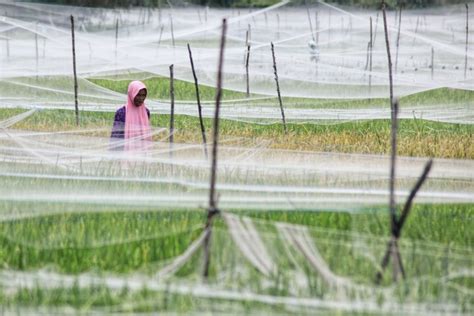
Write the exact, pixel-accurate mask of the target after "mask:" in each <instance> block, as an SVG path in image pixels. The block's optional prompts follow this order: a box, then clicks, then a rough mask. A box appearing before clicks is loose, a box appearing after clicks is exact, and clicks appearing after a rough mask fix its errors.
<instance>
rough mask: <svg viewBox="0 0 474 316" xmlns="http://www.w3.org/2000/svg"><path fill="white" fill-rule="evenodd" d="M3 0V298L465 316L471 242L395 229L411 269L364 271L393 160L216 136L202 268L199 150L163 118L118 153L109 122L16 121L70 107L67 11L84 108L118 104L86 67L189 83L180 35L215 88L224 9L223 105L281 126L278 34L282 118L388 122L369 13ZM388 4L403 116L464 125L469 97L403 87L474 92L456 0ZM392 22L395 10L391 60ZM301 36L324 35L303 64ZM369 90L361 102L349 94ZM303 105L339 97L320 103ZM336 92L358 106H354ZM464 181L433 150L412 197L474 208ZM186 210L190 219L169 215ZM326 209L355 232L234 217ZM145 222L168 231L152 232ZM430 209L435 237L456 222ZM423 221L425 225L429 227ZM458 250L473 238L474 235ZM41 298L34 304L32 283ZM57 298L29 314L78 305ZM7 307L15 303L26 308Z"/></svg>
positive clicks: (191, 107)
mask: <svg viewBox="0 0 474 316" xmlns="http://www.w3.org/2000/svg"><path fill="white" fill-rule="evenodd" d="M171 4H173V2H171ZM1 5H2V9H3V10H4V11H5V12H4V14H3V16H1V17H0V50H1V57H0V62H1V66H0V67H1V72H0V107H3V108H6V107H12V108H13V107H20V108H24V109H25V111H24V112H22V113H20V114H18V115H11V116H9V117H8V118H5V119H4V120H2V121H0V181H1V186H0V210H1V212H0V224H2V230H1V234H0V235H1V236H0V237H1V241H0V245H2V247H5V249H7V250H9V251H10V252H8V253H9V254H10V257H9V258H7V259H5V260H6V261H8V263H5V265H4V266H3V267H2V269H0V285H1V290H2V291H4V293H6V294H5V295H6V296H8V294H11V295H15V294H16V295H17V296H16V297H18V300H20V301H21V299H22V296H21V293H22V291H23V290H25V289H28V290H30V291H31V293H40V292H41V291H44V293H43V292H42V293H43V294H41V295H43V297H44V296H45V295H46V296H48V295H51V297H56V296H58V297H60V296H61V295H66V296H65V297H66V298H64V297H63V298H62V299H64V300H65V301H68V299H69V296H68V295H71V297H73V296H74V295H76V296H77V297H76V298H77V299H78V300H80V299H79V298H78V297H80V295H79V294H74V293H76V292H77V293H82V294H81V295H85V297H86V298H85V300H86V301H87V299H88V297H93V296H95V295H98V294H97V293H102V294H103V293H105V292H106V293H109V291H110V292H113V293H114V295H123V297H125V298H126V299H123V301H121V300H119V301H113V300H112V301H111V302H110V303H109V304H102V306H98V307H97V306H92V307H91V306H88V308H89V309H88V311H91V312H96V313H114V312H117V313H119V312H128V311H140V310H145V311H147V310H148V309H152V310H153V308H154V307H157V308H163V309H164V310H168V311H177V312H178V313H179V312H190V311H194V312H197V313H198V312H201V311H202V312H213V313H224V312H227V313H242V314H250V313H255V314H261V313H270V312H271V313H274V314H278V313H279V312H281V313H282V314H288V313H291V312H294V313H301V314H304V313H307V314H314V313H315V309H317V310H319V311H321V313H322V314H324V313H325V312H328V311H339V312H342V313H345V312H347V313H351V312H361V313H375V314H378V313H392V312H394V311H395V312H398V313H400V314H404V315H409V314H410V315H411V314H413V315H420V314H427V313H429V314H433V315H436V314H466V315H469V314H471V313H472V312H473V311H474V304H473V296H474V291H473V289H472V280H473V279H474V271H473V270H472V267H473V266H474V262H473V261H474V259H473V258H474V256H473V250H472V247H471V246H459V245H457V244H456V242H454V241H453V242H452V243H448V244H447V245H446V244H442V243H437V242H431V241H426V240H422V239H423V238H419V239H415V238H402V239H401V240H400V250H401V253H402V257H403V259H404V263H405V268H406V272H407V280H406V281H405V282H403V283H390V282H388V277H387V278H386V279H385V281H384V282H383V284H382V286H379V287H377V286H374V285H373V279H374V274H375V272H376V271H378V270H379V269H380V259H381V256H382V254H383V252H384V250H385V248H386V244H387V242H388V237H381V236H380V235H378V236H377V235H372V234H370V233H369V232H367V231H364V229H365V225H366V224H365V220H366V217H365V216H367V218H371V220H372V222H370V225H373V226H375V227H380V226H383V225H382V224H380V223H377V222H376V220H375V219H374V218H376V216H375V215H377V214H380V213H382V212H384V214H385V213H386V212H387V209H386V207H385V205H386V203H387V201H388V194H389V193H388V190H387V188H388V182H389V157H387V156H382V155H375V154H350V153H336V152H334V153H321V152H309V151H305V152H303V151H292V150H278V149H270V148H268V146H267V145H268V144H266V143H265V142H262V143H261V144H258V145H257V146H248V143H249V140H248V139H245V138H244V137H242V138H239V139H233V140H228V139H227V140H224V141H223V142H222V143H221V144H220V147H219V164H218V182H217V192H218V200H219V207H220V208H221V210H222V216H221V218H220V219H219V221H218V222H217V223H216V225H215V227H214V230H213V237H212V238H213V239H212V267H211V270H212V273H211V277H210V278H209V280H207V281H203V280H202V278H201V274H202V266H203V249H202V246H203V243H204V239H205V233H206V230H205V228H204V216H200V217H196V214H198V215H199V214H200V215H204V214H203V213H204V211H203V209H205V208H206V207H207V203H208V190H209V176H210V175H209V173H210V171H209V160H208V159H207V158H206V155H205V154H204V151H203V146H202V144H184V143H181V144H180V143H177V144H174V145H173V146H172V147H170V145H169V143H168V140H169V132H168V130H167V129H165V128H156V127H155V128H154V129H153V134H154V135H153V136H154V140H155V141H154V142H153V145H152V147H151V148H149V150H148V151H147V152H146V153H142V154H141V155H140V154H137V153H131V154H130V153H127V152H123V151H115V150H113V149H114V148H113V147H120V146H122V145H123V143H124V141H116V142H111V141H110V139H109V138H108V137H103V136H95V135H97V134H101V133H102V134H103V133H107V132H108V131H109V129H108V130H106V131H105V130H99V129H94V130H92V129H87V128H86V127H78V128H75V129H74V130H72V129H71V130H64V131H61V132H49V131H31V130H20V129H15V128H14V125H15V124H16V123H19V122H22V121H23V120H25V119H28V118H34V117H35V115H37V114H38V112H39V111H41V110H42V109H72V108H73V98H74V96H73V91H74V88H73V78H72V57H71V38H70V25H69V16H70V14H73V15H74V17H75V19H76V45H77V46H76V52H77V69H78V75H79V105H80V108H81V109H82V110H90V111H114V110H115V109H117V108H118V106H119V105H120V104H123V102H124V100H125V98H126V96H125V94H124V93H121V92H117V91H114V90H110V89H107V88H105V87H104V86H101V85H98V84H97V83H96V82H97V80H101V79H108V80H112V81H114V80H116V81H119V80H131V79H146V78H152V77H156V76H161V77H165V78H166V77H168V66H169V65H170V64H174V69H175V78H177V79H180V80H182V81H187V82H192V81H193V77H192V73H191V69H190V65H189V59H188V51H187V47H186V44H187V43H190V45H191V48H192V50H193V55H194V64H195V66H196V70H197V76H198V78H199V83H200V84H202V85H206V86H210V87H213V86H215V80H216V66H217V57H218V49H217V47H218V40H219V34H220V25H221V19H222V18H223V17H228V18H229V20H228V21H229V30H228V39H227V49H226V51H225V65H224V88H225V89H226V90H227V91H231V92H232V93H234V94H233V96H234V97H233V98H227V99H225V100H224V102H223V107H222V118H224V119H234V120H241V121H252V122H258V123H273V122H278V121H279V120H280V109H279V107H278V105H277V103H276V102H277V101H276V99H275V96H276V91H275V82H274V75H273V68H272V67H273V65H272V56H271V51H270V42H273V43H274V44H275V49H276V59H277V65H278V75H279V78H280V86H281V90H282V91H281V92H282V95H283V97H285V99H284V101H285V111H286V112H285V113H286V116H287V119H288V121H289V122H315V123H322V124H333V123H341V122H346V121H352V120H369V119H378V118H390V107H389V105H388V102H387V100H386V98H387V96H388V76H387V65H386V50H385V43H384V34H383V25H382V17H381V14H379V15H377V12H367V11H354V10H352V11H350V12H349V11H347V10H345V9H340V8H336V7H333V6H330V5H327V4H325V3H322V2H318V3H310V4H309V6H308V9H306V8H305V7H293V6H289V5H288V3H287V2H281V3H278V4H277V5H274V6H272V7H269V8H266V9H261V10H256V9H253V10H249V9H240V10H239V9H232V10H230V9H229V10H224V9H222V10H218V9H209V8H205V7H195V6H185V7H181V6H179V7H178V6H176V7H175V6H173V5H172V6H171V7H166V8H160V9H158V8H156V9H146V10H144V9H129V10H125V9H100V8H95V9H93V8H78V7H62V6H50V5H41V4H31V3H16V2H2V3H1ZM316 13H317V21H316V18H315V14H316ZM402 14H403V20H402V21H403V22H402V23H403V24H402V25H401V32H400V35H401V36H400V47H399V52H398V60H397V71H396V73H395V74H394V78H395V81H394V84H395V86H394V89H395V94H396V95H398V96H404V97H406V98H407V102H405V103H404V102H402V103H401V113H400V116H401V118H409V119H418V118H420V119H427V120H434V121H441V122H448V123H463V124H472V123H473V116H474V114H473V102H474V101H473V100H472V99H469V98H461V99H454V98H453V99H449V98H448V99H449V100H450V102H448V103H446V102H445V100H439V102H433V101H436V98H431V99H430V97H427V99H426V100H424V99H421V100H420V99H417V98H416V97H414V95H415V94H416V93H419V92H427V91H430V90H435V89H438V88H450V89H457V90H465V91H466V93H468V95H469V93H472V92H471V91H472V90H473V87H474V85H473V84H474V72H473V71H472V66H473V64H474V58H473V57H474V55H473V54H474V53H473V49H472V48H473V47H472V44H471V42H472V41H470V44H469V45H470V46H469V47H468V51H467V61H468V63H467V69H466V73H464V61H465V37H464V36H465V33H464V32H465V29H464V26H465V24H464V23H465V20H464V17H465V11H463V7H462V6H450V7H447V8H443V9H430V10H416V11H409V10H407V11H403V13H402ZM308 15H309V17H310V18H311V19H312V24H311V27H312V29H311V28H310V24H309V20H308ZM370 16H371V17H372V20H373V27H374V36H375V40H374V45H373V58H372V71H369V70H368V64H367V63H368V57H367V42H368V41H369V17H370ZM377 16H378V18H377ZM116 21H118V38H117V40H116V38H115V26H116ZM396 23H397V19H395V18H394V16H393V15H392V12H389V27H390V38H391V43H392V54H393V55H394V56H395V51H396V47H395V44H394V43H395V42H396V40H397V28H398V26H397V25H396ZM249 25H250V27H249ZM171 27H172V28H171ZM247 32H248V33H247ZM246 34H248V35H246ZM246 37H247V38H248V43H249V44H250V45H251V55H250V63H249V65H250V92H251V95H250V96H249V97H246V96H245V91H246V86H245V67H244V66H245V57H246V50H247V48H246V42H247V39H246ZM312 38H314V40H315V42H317V45H318V49H319V56H318V58H319V60H318V61H317V62H316V61H315V60H312V59H311V52H310V50H309V48H308V42H309V41H310V40H311V39H312ZM116 43H117V44H116ZM432 48H433V49H434V52H435V55H434V71H433V74H432V72H431V70H432V69H431V68H430V66H431V59H430V58H431V57H430V54H431V49H432ZM369 78H370V80H371V86H370V87H369ZM127 82H128V81H127ZM148 88H149V89H150V91H151V90H152V89H154V87H148ZM193 98H194V97H191V99H178V100H177V105H176V113H177V114H186V115H192V116H196V115H197V110H196V104H195V101H194V99H193ZM369 98H371V99H373V100H372V101H370V102H365V103H358V100H364V99H369ZM308 99H309V100H310V101H311V100H313V99H314V100H317V99H326V100H329V99H334V100H338V101H337V102H334V103H331V102H328V103H322V104H318V105H317V106H315V105H312V103H311V102H310V101H308ZM380 99H385V100H380ZM340 100H352V101H354V105H353V106H350V105H349V106H348V105H347V103H340V102H339V101H340ZM147 106H148V107H149V108H150V110H151V111H152V115H155V114H156V113H158V114H163V113H169V100H168V99H166V98H164V99H158V98H148V99H147ZM213 110H214V103H213V101H211V100H204V102H203V114H204V116H206V117H211V116H212V114H213ZM226 141H228V142H229V143H226ZM426 160H427V158H413V157H398V158H397V173H396V181H397V182H396V191H395V196H396V199H397V201H398V203H400V204H401V203H404V201H405V200H406V199H407V197H408V194H409V192H410V189H411V188H412V187H413V185H414V183H415V182H416V180H417V178H418V177H419V175H420V174H421V171H422V170H423V166H424V164H425V162H426ZM473 179H474V162H473V161H472V160H467V159H466V160H460V159H441V158H440V159H434V164H433V169H432V171H431V173H430V175H429V178H428V180H427V182H426V183H425V184H424V186H423V188H422V190H421V191H420V192H419V194H418V195H417V197H416V202H417V203H418V202H419V203H427V204H432V205H435V206H436V205H447V204H449V205H451V204H452V205H456V206H459V205H460V206H461V207H462V206H464V205H472V204H474V181H473ZM183 210H185V211H187V212H190V214H191V215H178V214H181V213H183V212H184V211H183ZM328 210H330V211H334V212H345V213H349V215H348V216H349V220H350V221H351V225H352V227H351V228H350V229H346V230H344V229H336V228H334V229H329V228H319V227H310V226H306V225H301V223H300V224H298V223H289V222H287V221H284V220H268V219H266V218H264V217H262V218H258V216H257V217H252V216H249V215H248V214H249V213H251V212H254V213H264V212H263V211H268V212H271V211H286V212H288V214H292V213H296V212H294V211H312V212H313V213H314V214H316V213H319V211H328ZM234 211H241V213H238V215H236V214H235V212H234ZM117 212H124V214H125V213H127V212H128V213H132V214H133V213H136V214H138V215H136V216H135V217H133V218H132V217H130V215H123V217H124V218H122V219H121V218H117V217H115V216H116V215H114V214H116V213H117ZM147 212H148V213H147ZM99 213H100V214H106V215H104V217H103V218H102V219H103V220H104V222H107V223H108V226H104V227H102V226H101V222H99V224H98V223H97V222H94V217H93V216H95V215H90V216H92V217H88V216H89V215H88V214H99ZM108 213H109V214H110V217H107V214H108ZM162 213H163V214H169V213H176V214H177V215H176V216H183V218H181V221H182V222H181V223H182V224H179V223H178V224H177V223H173V222H172V220H169V218H168V219H166V216H168V215H166V216H163V218H161V217H160V216H162V215H160V214H162ZM201 213H202V214H201ZM150 214H153V215H150ZM155 214H157V215H155ZM133 215H135V214H133ZM173 215H174V214H173ZM461 215H462V214H461ZM101 216H102V215H101ZM119 216H122V215H119ZM153 216H157V217H156V218H155V217H153ZM171 216H172V215H171ZM186 216H189V217H186ZM290 216H291V215H290ZM441 216H442V215H441ZM96 220H97V219H96ZM160 220H163V222H164V224H160V223H159V221H160ZM167 220H168V221H169V222H166V221H167ZM384 220H385V218H384ZM417 220H419V221H423V219H420V218H418V219H417ZM457 220H459V219H456V221H455V220H454V219H453V222H455V223H458V224H459V226H457V227H456V233H457V234H459V235H461V236H463V235H462V234H463V233H464V234H465V235H466V236H468V238H472V232H471V233H469V231H470V229H472V218H470V217H469V216H468V217H467V218H463V217H462V216H461V220H459V221H457ZM153 221H156V222H158V223H157V224H156V225H162V226H157V227H158V228H157V227H155V226H152V225H154V224H153ZM429 221H430V219H429V218H427V219H426V223H427V224H426V226H422V227H423V228H422V229H424V230H430V229H433V230H435V229H438V230H440V235H442V234H443V228H444V227H443V225H445V227H451V228H452V226H450V225H452V223H450V222H448V221H446V222H442V223H441V224H439V223H438V224H437V226H436V227H431V226H430V224H429V223H430V222H429ZM88 224H90V226H89V225H88ZM422 225H424V224H422ZM440 225H441V226H440ZM359 226H360V227H359ZM359 228H360V229H359ZM387 232H388V228H387ZM419 234H420V236H421V237H423V236H424V235H423V231H421V232H419ZM382 236H386V234H383V235H382ZM456 236H458V235H456ZM466 244H468V245H472V240H471V241H468V242H467V243H466ZM11 245H13V246H11ZM121 247H124V248H121ZM117 249H118V250H121V251H123V252H124V253H127V254H128V255H127V256H126V257H127V258H125V259H124V258H121V257H120V256H119V255H117V253H116V252H115V251H118V250H117ZM129 249H130V250H129ZM169 249H171V250H169ZM127 251H128V252H127ZM74 252H76V253H78V254H77V255H75V254H73V253H74ZM137 254H139V255H141V256H142V257H140V258H145V257H148V258H149V259H148V261H147V265H144V266H142V265H140V264H139V263H134V261H133V260H134V259H133V258H134V257H135V256H139V255H137ZM0 256H2V254H1V253H0ZM115 256H116V257H115ZM2 258H4V257H2ZM98 258H99V259H98ZM100 258H102V259H103V262H100ZM9 260H10V261H9ZM121 260H125V261H124V262H126V263H125V264H123V266H120V264H119V263H117V262H122V261H121ZM69 261H71V262H73V263H71V262H69ZM86 261H87V262H86ZM122 263H123V262H122ZM99 266H100V267H99ZM16 267H19V268H16ZM94 267H96V269H97V270H95V269H94ZM387 274H389V273H387ZM145 289H146V290H145ZM57 290H59V291H62V292H61V293H63V294H61V295H59V294H57V293H58V292H55V291H57ZM35 291H36V292H35ZM103 291H105V292H103ZM120 291H122V292H120ZM124 291H125V292H124ZM144 291H145V292H146V291H151V292H156V293H160V295H162V296H158V297H156V296H155V297H153V296H147V294H142V295H143V297H140V299H139V300H135V299H134V296H133V295H134V293H143V292H144ZM69 292H71V293H72V294H64V293H69ZM119 292H120V293H125V294H117V293H119ZM12 293H13V294H12ZM130 293H132V294H130ZM102 294H101V295H102ZM37 295H38V297H35V299H37V300H38V301H39V300H40V298H39V297H40V296H41V295H40V294H37ZM55 295H56V296H55ZM104 295H105V294H104ZM107 295H112V294H107ZM127 295H129V296H127ZM31 297H33V294H31ZM31 297H30V298H31ZM58 301H61V299H59V298H58ZM173 302H174V304H175V305H173ZM84 304H86V305H87V302H86V303H84ZM180 304H181V305H180ZM252 304H253V305H252ZM58 305H61V304H58ZM52 306H54V304H52ZM52 306H46V307H40V309H39V311H41V308H44V309H45V313H48V312H51V311H56V312H59V313H74V312H76V311H75V310H71V309H68V308H64V309H62V307H61V306H59V307H52ZM183 306H185V307H183ZM249 306H250V307H249ZM10 307H11V305H10V306H8V305H7V306H6V307H5V308H6V310H7V311H8V308H10ZM11 308H12V310H20V311H21V312H24V313H28V312H29V309H28V308H29V307H18V306H13V307H11ZM185 308H188V309H185ZM36 311H38V310H36Z"/></svg>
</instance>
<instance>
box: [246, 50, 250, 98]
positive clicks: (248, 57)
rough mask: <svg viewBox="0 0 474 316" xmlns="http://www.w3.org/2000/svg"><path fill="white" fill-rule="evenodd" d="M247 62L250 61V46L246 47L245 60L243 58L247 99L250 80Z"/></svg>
mask: <svg viewBox="0 0 474 316" xmlns="http://www.w3.org/2000/svg"><path fill="white" fill-rule="evenodd" d="M249 60H250V45H247V58H245V83H246V85H247V90H246V91H247V98H248V97H250V79H249Z"/></svg>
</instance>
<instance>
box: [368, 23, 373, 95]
mask: <svg viewBox="0 0 474 316" xmlns="http://www.w3.org/2000/svg"><path fill="white" fill-rule="evenodd" d="M373 47H374V42H373V33H372V17H370V56H369V98H370V96H371V94H372V52H373Z"/></svg>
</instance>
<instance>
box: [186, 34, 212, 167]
mask: <svg viewBox="0 0 474 316" xmlns="http://www.w3.org/2000/svg"><path fill="white" fill-rule="evenodd" d="M188 52H189V61H190V63H191V70H192V72H193V77H194V87H195V89H196V101H197V106H198V114H199V124H200V126H201V136H202V143H203V146H204V155H205V156H206V159H207V158H208V156H207V140H206V130H205V128H204V121H203V119H202V107H201V97H200V95H199V83H198V78H197V76H196V70H195V69H194V60H193V54H192V52H191V46H189V43H188Z"/></svg>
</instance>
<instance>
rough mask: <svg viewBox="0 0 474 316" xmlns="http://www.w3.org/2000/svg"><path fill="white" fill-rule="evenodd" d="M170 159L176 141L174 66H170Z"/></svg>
mask: <svg viewBox="0 0 474 316" xmlns="http://www.w3.org/2000/svg"><path fill="white" fill-rule="evenodd" d="M170 104H171V110H170V157H172V156H173V141H174V73H173V65H170Z"/></svg>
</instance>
